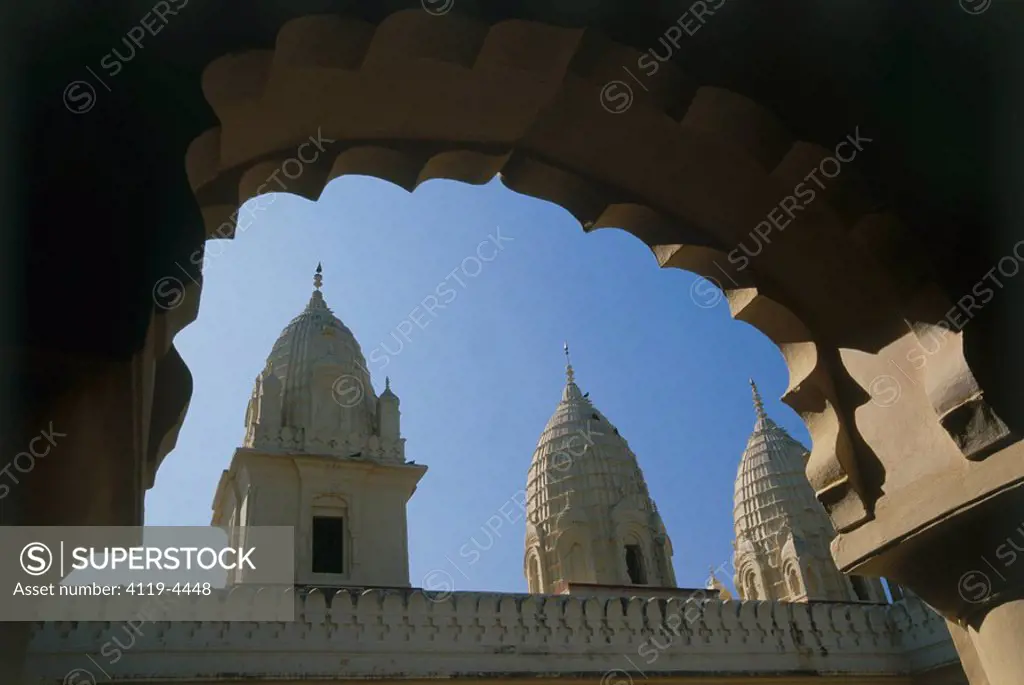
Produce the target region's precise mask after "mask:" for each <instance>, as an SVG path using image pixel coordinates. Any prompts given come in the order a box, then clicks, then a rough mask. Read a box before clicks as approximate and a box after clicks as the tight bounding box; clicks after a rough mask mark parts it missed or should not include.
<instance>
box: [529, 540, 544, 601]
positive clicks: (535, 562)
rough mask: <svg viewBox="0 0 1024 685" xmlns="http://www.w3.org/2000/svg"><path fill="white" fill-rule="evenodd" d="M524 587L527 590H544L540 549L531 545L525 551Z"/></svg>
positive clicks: (535, 591) (536, 591)
mask: <svg viewBox="0 0 1024 685" xmlns="http://www.w3.org/2000/svg"><path fill="white" fill-rule="evenodd" d="M526 587H527V591H528V592H532V593H542V592H544V591H545V586H544V572H543V570H542V566H541V563H540V549H539V548H537V547H532V548H530V549H529V551H527V553H526Z"/></svg>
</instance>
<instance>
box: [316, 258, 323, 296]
mask: <svg viewBox="0 0 1024 685" xmlns="http://www.w3.org/2000/svg"><path fill="white" fill-rule="evenodd" d="M323 273H324V267H323V265H322V264H321V263H320V262H317V263H316V274H315V275H314V276H313V287H314V288H316V289H317V290H320V286H322V285H323V284H324V277H323Z"/></svg>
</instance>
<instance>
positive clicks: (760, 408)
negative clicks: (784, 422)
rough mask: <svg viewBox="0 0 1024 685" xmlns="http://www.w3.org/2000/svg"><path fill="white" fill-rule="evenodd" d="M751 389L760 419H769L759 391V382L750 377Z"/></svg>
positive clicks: (755, 409) (755, 408)
mask: <svg viewBox="0 0 1024 685" xmlns="http://www.w3.org/2000/svg"><path fill="white" fill-rule="evenodd" d="M750 390H751V392H752V393H753V395H754V411H755V412H757V418H758V419H767V418H768V415H767V414H765V411H764V402H762V401H761V393H759V392H758V391H757V383H755V382H754V379H753V378H751V379H750Z"/></svg>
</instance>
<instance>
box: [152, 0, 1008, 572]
mask: <svg viewBox="0 0 1024 685" xmlns="http://www.w3.org/2000/svg"><path fill="white" fill-rule="evenodd" d="M436 19H437V18H436V17H431V16H429V15H427V14H426V13H423V12H421V11H418V10H407V11H399V12H396V13H394V14H391V15H388V16H387V17H385V18H384V19H383V20H381V21H380V22H379V23H378V24H369V23H366V22H363V21H360V20H356V19H350V18H346V17H340V16H309V17H303V18H300V19H295V20H292V21H290V22H288V23H287V24H285V25H284V26H283V28H282V29H281V30H280V32H279V33H278V36H277V41H276V45H275V46H274V48H273V49H270V50H257V51H250V52H243V53H237V54H233V55H231V56H228V57H223V58H220V59H218V60H216V61H214V62H212V63H211V64H210V65H209V66H208V67H207V68H206V70H205V72H204V74H203V84H202V85H203V92H204V95H205V96H206V98H207V101H208V102H209V104H210V105H211V107H212V109H213V111H214V113H215V115H216V116H217V118H218V119H219V121H220V122H221V125H220V126H219V127H217V128H214V129H210V130H209V131H207V132H206V133H204V134H203V135H201V136H199V137H198V138H197V139H196V140H195V141H194V142H193V144H192V145H191V146H190V147H189V150H188V153H187V155H186V169H187V174H188V178H189V182H190V185H191V187H192V189H193V192H194V194H195V196H196V197H197V199H198V201H199V205H200V209H201V214H202V217H203V221H204V223H205V226H206V232H207V235H208V236H210V237H232V236H233V235H234V234H235V233H236V231H238V230H245V225H243V221H241V220H240V218H239V212H238V211H237V210H236V208H237V207H238V206H239V205H240V204H241V203H243V202H245V201H246V200H248V199H250V198H254V197H259V196H260V195H262V194H265V193H268V192H273V191H275V190H276V191H287V192H292V193H296V194H299V195H302V196H304V197H306V198H309V199H316V198H317V197H319V195H320V193H321V191H322V189H323V187H324V185H325V184H326V183H327V182H329V181H330V180H331V179H333V178H336V177H337V176H340V175H344V174H348V173H359V174H369V175H373V176H376V177H378V178H382V179H387V180H390V181H391V182H393V183H396V184H398V185H400V186H401V187H403V188H406V189H409V190H412V189H414V188H415V187H416V186H417V185H418V184H419V183H422V182H423V181H425V180H428V179H432V178H449V179H455V180H460V181H464V182H468V183H482V182H485V181H487V180H489V179H490V178H493V176H494V175H495V174H500V175H501V177H502V179H503V180H504V182H505V184H506V185H507V186H508V187H509V188H511V189H512V190H515V191H517V192H521V193H525V194H529V195H531V196H534V197H538V198H542V199H545V200H549V201H551V202H555V203H557V204H559V205H560V206H562V207H564V208H565V209H566V210H567V211H569V212H570V213H572V214H573V215H574V216H575V217H576V218H577V219H578V220H579V221H580V223H581V225H582V226H583V227H584V229H585V230H588V231H589V230H592V229H596V228H603V227H618V228H622V229H624V230H626V231H628V232H630V233H632V234H633V235H634V236H636V237H638V238H640V239H641V240H643V241H644V243H645V244H647V245H648V246H649V247H650V249H651V250H652V252H653V253H654V255H655V257H656V259H657V262H658V264H659V265H660V266H662V267H668V266H672V267H676V268H683V269H686V270H690V271H693V272H695V273H697V274H699V275H700V276H701V277H703V279H704V280H703V281H698V283H696V284H695V286H698V285H699V286H700V287H701V288H702V291H701V292H702V293H703V294H704V295H706V294H707V292H713V287H714V286H719V287H722V288H724V295H725V297H726V299H727V300H728V302H729V306H730V309H731V310H732V313H733V316H734V317H735V318H737V319H740V320H743V321H746V322H747V323H750V324H751V325H753V326H755V327H756V328H758V329H759V330H760V331H762V332H763V333H764V334H766V335H767V336H768V337H769V338H770V339H771V340H773V341H774V342H775V343H776V344H777V345H778V346H779V349H780V350H781V352H782V354H783V357H784V359H785V360H786V363H787V365H788V367H789V371H790V382H789V387H788V390H787V391H786V393H785V394H784V396H783V399H784V401H785V402H787V403H788V404H789V405H790V406H791V407H793V408H794V409H795V410H796V411H797V412H798V413H799V414H800V415H801V416H802V418H803V419H804V421H805V423H806V425H807V427H808V429H809V432H810V434H811V437H812V440H813V450H812V452H811V454H810V456H809V458H808V460H807V465H806V468H807V475H808V478H809V480H810V481H811V484H812V486H813V487H814V489H815V491H816V494H817V496H818V498H819V500H820V501H821V502H822V504H823V505H824V506H825V508H826V510H827V511H828V513H829V516H830V517H831V519H832V521H833V524H834V527H835V529H836V530H837V532H838V533H839V535H840V536H842V537H843V538H844V544H843V545H840V546H838V547H836V548H835V550H836V551H835V554H836V559H837V563H838V564H839V566H840V567H841V568H844V570H850V569H852V568H855V567H858V566H861V565H864V564H865V563H866V562H865V561H864V560H865V559H866V558H867V556H869V555H870V554H873V553H875V552H876V551H877V548H876V541H877V540H878V539H881V538H886V539H899V538H901V537H902V536H909V535H912V534H914V533H915V532H916V531H918V530H920V529H921V528H922V527H923V526H925V525H926V524H928V523H929V522H930V521H932V520H935V519H937V518H938V517H941V516H945V515H947V514H948V513H949V511H948V509H947V508H944V505H943V501H944V500H942V499H935V500H933V501H931V502H930V503H929V504H930V506H925V507H904V506H903V505H902V504H901V503H900V502H899V500H898V498H895V497H894V494H896V493H898V492H899V491H900V490H901V489H905V488H907V484H906V482H903V481H899V482H896V483H895V484H893V483H890V482H889V471H890V470H895V471H897V472H901V471H903V470H905V469H904V466H903V464H904V461H905V459H904V458H905V454H906V453H907V451H908V450H913V449H916V447H915V446H918V445H921V444H926V443H927V444H929V445H932V446H933V449H930V450H929V452H928V459H927V464H926V466H925V471H924V472H925V473H927V474H932V473H934V474H938V473H939V472H940V471H941V470H942V469H943V468H947V466H948V465H951V464H955V463H957V462H958V460H960V461H962V460H963V459H965V458H966V459H971V460H975V461H979V462H980V461H983V460H984V459H987V458H988V457H989V456H990V455H992V454H993V453H994V452H996V451H998V450H999V448H1000V447H1001V446H1004V445H1006V444H1007V442H1008V441H1010V440H1012V439H1015V437H1014V436H1012V435H1011V434H1010V433H1009V430H1008V429H1007V427H1006V425H1005V424H1004V423H1003V422H1002V421H1001V420H1000V419H999V417H998V416H996V414H995V412H994V410H993V409H992V407H990V406H989V405H988V403H987V401H986V399H985V396H984V395H983V393H981V392H980V388H979V387H978V384H977V383H976V382H975V381H974V378H973V376H972V375H971V374H970V373H969V371H970V369H969V368H968V365H967V362H966V359H965V358H964V355H963V349H964V346H963V345H962V344H961V343H958V344H956V345H952V346H950V348H949V349H948V350H947V351H946V353H945V355H946V356H944V357H943V358H942V360H941V363H936V364H931V365H929V366H928V368H926V369H925V370H924V371H922V372H920V373H916V374H915V376H916V378H912V379H911V384H910V385H909V387H904V388H902V390H903V392H902V396H900V393H897V398H896V399H898V403H895V406H893V405H892V404H882V403H879V402H877V401H876V400H877V399H878V398H877V397H876V396H875V395H876V388H875V383H876V382H877V381H878V380H879V379H884V378H885V377H887V372H888V371H889V369H890V364H891V362H892V361H893V358H894V357H895V356H900V355H904V354H906V353H907V352H908V349H909V348H910V347H911V346H912V345H913V344H915V343H914V342H913V341H914V339H915V337H914V336H915V334H916V333H915V325H916V326H920V325H922V324H923V325H925V326H927V325H934V324H935V322H936V321H938V320H940V319H941V313H942V312H944V311H945V309H948V308H949V306H951V305H952V300H950V299H949V297H947V296H946V295H945V294H943V293H942V292H941V291H940V290H939V288H938V287H937V286H936V283H935V279H934V276H933V275H932V273H931V272H930V271H929V265H928V263H927V257H926V256H924V255H923V254H921V252H920V251H919V250H917V249H916V248H915V245H914V244H913V240H911V239H910V238H911V236H910V235H909V233H908V231H907V230H906V228H905V227H904V226H903V224H902V222H901V221H900V219H899V218H898V217H896V216H895V215H894V214H893V213H892V212H890V211H887V209H886V206H885V204H884V203H883V202H882V201H880V200H878V199H877V198H874V197H872V196H870V195H869V193H868V192H867V190H866V188H867V185H865V184H863V183H861V182H860V180H859V179H858V178H857V174H856V171H851V172H849V173H846V172H844V173H843V174H842V175H841V176H840V177H839V178H834V179H832V180H831V181H830V184H833V185H830V187H829V188H824V189H822V190H821V192H820V193H818V196H819V197H818V199H816V200H815V201H814V203H813V206H808V207H807V208H806V211H805V212H803V213H800V214H796V215H794V217H793V220H792V222H791V223H789V224H788V225H787V227H786V228H785V232H784V233H782V232H781V229H780V234H779V235H778V239H777V240H775V239H774V237H773V240H772V242H771V243H770V244H769V243H767V242H766V243H765V245H764V247H763V250H761V251H759V253H758V255H757V256H756V257H754V258H753V259H752V260H751V263H750V266H749V268H747V264H746V263H743V265H742V267H741V266H739V264H737V262H738V261H740V260H738V259H736V257H738V256H740V255H739V248H738V247H737V246H738V245H739V243H740V242H742V241H743V240H744V238H749V237H750V236H752V235H753V234H752V232H751V231H752V230H753V228H752V227H758V226H768V223H766V219H765V217H766V216H769V214H770V212H772V211H773V210H775V209H776V208H777V206H778V205H779V202H780V198H783V197H785V196H786V195H787V193H791V192H792V191H793V189H794V186H795V184H796V183H799V182H800V181H801V179H805V178H806V173H807V170H808V169H810V170H812V171H813V170H814V169H815V168H817V167H818V165H820V164H821V162H822V160H824V159H826V158H827V157H828V156H829V155H830V151H829V150H828V149H826V148H825V147H822V145H827V146H831V145H834V144H835V142H836V141H834V140H818V141H815V142H805V141H800V140H797V139H795V138H793V137H792V136H791V135H790V133H789V132H788V131H787V128H786V126H785V124H784V123H783V122H781V121H779V120H778V119H777V118H776V117H775V116H774V115H773V114H772V113H771V112H770V111H768V110H767V109H766V108H765V107H762V106H761V105H760V104H759V103H758V102H756V101H754V100H752V99H750V98H749V97H747V96H746V95H745V94H744V93H742V92H735V91H730V90H727V89H724V88H721V87H718V86H713V85H705V84H701V83H697V82H695V81H694V79H692V78H691V77H690V76H689V75H688V74H686V73H683V72H682V71H681V70H680V69H679V68H678V67H677V66H676V65H675V64H671V63H665V64H663V65H661V66H662V68H661V69H660V70H659V71H658V73H657V74H656V75H655V76H653V77H652V78H651V79H650V82H649V84H648V85H649V86H650V87H649V88H648V89H646V92H644V93H639V94H638V95H637V97H636V98H635V100H634V101H633V102H632V103H631V106H630V107H629V108H628V110H626V111H623V112H619V113H617V114H612V113H610V112H609V111H608V109H607V108H606V107H604V106H602V105H606V104H607V103H605V102H603V101H602V100H601V96H602V94H603V93H604V90H603V89H602V86H603V85H606V84H607V83H609V82H610V81H612V80H615V79H616V78H618V77H620V76H621V73H620V70H621V65H622V64H625V63H628V62H630V61H631V60H635V58H636V57H637V56H638V54H639V53H638V51H637V50H635V49H632V48H629V47H626V46H623V45H620V44H616V43H613V42H611V41H609V40H607V39H605V38H604V37H603V36H601V35H599V34H596V33H594V32H593V31H592V30H588V29H566V28H556V27H552V26H547V25H542V24H538V23H534V22H529V21H522V20H506V21H501V22H499V23H496V24H493V25H488V24H487V23H485V22H481V21H477V20H474V19H471V18H468V17H464V16H457V15H455V14H453V15H450V16H446V17H445V18H444V20H443V21H437V20H436ZM428 84H429V88H428ZM428 91H429V92H428ZM439 91H440V92H443V93H444V94H445V96H446V97H440V98H439V97H436V94H437V92H439ZM408 112H416V117H415V118H410V117H409V116H407V113H408ZM857 135H859V133H858V134H857ZM595 139H599V140H601V141H602V145H600V146H595V145H592V144H589V143H588V144H586V145H580V144H578V142H577V143H574V141H581V140H586V141H591V140H595ZM317 143H322V144H326V143H329V144H330V149H327V148H326V145H324V147H323V149H320V148H318V150H319V153H318V154H315V155H314V154H313V153H312V151H311V148H310V147H309V146H308V145H309V144H314V145H315V144H317ZM303 146H305V147H303ZM303 150H304V152H303ZM300 162H301V164H300ZM300 167H301V168H300ZM829 178H830V179H831V178H832V177H829ZM282 179H283V180H282ZM274 183H277V184H278V185H276V186H275V185H273V184H274ZM256 204H257V206H258V204H259V201H258V200H257V203H256ZM257 208H258V207H257ZM759 235H760V234H759ZM197 252H198V253H199V255H200V261H201V256H202V249H199V250H197ZM743 257H744V259H749V257H747V256H746V255H743ZM192 263H193V264H195V263H196V262H195V261H194V260H193V261H192ZM839 273H841V274H842V275H843V277H842V278H836V277H835V274H839ZM199 283H200V279H199V277H198V274H197V278H196V281H195V283H190V284H188V285H185V286H184V288H183V291H184V294H183V295H182V296H181V297H180V298H178V299H179V300H183V301H185V302H187V304H186V305H184V306H175V307H174V308H173V311H168V312H166V313H165V314H163V315H161V316H158V317H156V318H157V319H165V320H162V321H159V322H154V327H155V328H156V329H158V331H159V333H160V336H161V339H160V341H159V343H158V344H162V343H164V342H166V343H168V344H169V342H170V339H171V338H172V337H173V335H174V333H175V332H176V331H177V330H180V328H181V327H182V326H184V325H187V323H188V322H190V321H191V320H192V319H194V318H195V316H196V309H197V306H198V290H199V288H200V285H199ZM696 292H697V291H696V288H692V289H691V297H693V298H694V299H695V300H696ZM176 302H177V300H176ZM944 308H945V309H944ZM957 335H962V334H959V333H958V334H957ZM958 340H959V338H958ZM961 342H962V341H961ZM168 359H169V360H170V361H169V362H167V363H166V364H165V366H166V367H167V368H169V369H171V370H170V371H168V373H178V372H182V371H183V364H182V363H181V361H180V357H178V356H177V354H176V352H174V350H173V348H172V349H171V351H170V354H169V355H168ZM179 367H180V368H179ZM883 399H885V398H883ZM929 416H930V418H924V417H929ZM161 417H162V418H161ZM161 417H155V418H154V423H155V425H156V426H157V429H156V431H155V433H154V435H155V436H156V437H155V440H154V445H155V446H156V448H155V451H156V452H157V453H156V454H155V455H154V457H153V458H152V460H153V461H154V462H156V463H158V462H159V460H160V459H161V458H162V456H163V455H164V454H166V452H167V450H168V449H169V448H170V446H171V445H172V444H173V436H174V434H175V433H176V430H177V426H178V425H179V424H180V419H181V414H180V413H177V414H174V413H171V414H169V415H167V416H164V414H161ZM894 425H914V426H915V432H914V433H913V434H911V433H910V432H906V431H903V432H901V431H895V430H891V428H892V426H894ZM160 436H163V437H160ZM1004 453H1005V450H1004ZM1007 459H1009V457H1007V456H1005V454H1003V456H1001V457H1000V460H999V463H997V464H992V465H991V466H989V467H987V468H982V469H978V470H976V471H975V473H977V474H978V475H977V477H976V478H975V480H976V481H978V482H979V483H981V485H978V486H977V487H975V488H974V489H973V490H971V492H979V491H981V490H985V491H995V490H996V489H997V488H998V487H1000V486H1001V485H1002V483H1003V472H1002V471H1001V470H1000V469H1001V468H1003V466H1004V465H1005V464H1006V461H1007ZM883 485H885V489H884V491H883ZM962 490H963V491H960V490H958V491H957V492H956V497H959V498H964V497H967V496H968V495H969V494H970V493H968V492H967V491H966V489H963V488H962ZM883 494H884V495H885V500H886V502H887V503H888V505H889V506H890V507H894V508H895V509H898V510H899V513H898V514H895V513H891V514H887V516H886V517H885V518H884V521H883V522H881V523H877V524H876V508H877V505H878V502H879V499H880V498H882V497H883ZM892 511H893V509H890V512H892ZM872 524H875V525H872Z"/></svg>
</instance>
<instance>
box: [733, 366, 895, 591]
mask: <svg viewBox="0 0 1024 685" xmlns="http://www.w3.org/2000/svg"><path fill="white" fill-rule="evenodd" d="M750 386H751V389H752V390H753V393H754V411H755V413H756V415H757V421H756V423H755V424H754V432H753V433H751V435H750V439H749V440H748V441H747V449H746V450H745V451H744V452H743V457H742V458H741V459H740V466H739V471H738V472H737V474H736V494H735V507H734V509H733V518H734V522H735V527H736V539H735V542H734V543H733V544H734V550H735V552H734V558H733V567H734V569H735V574H736V575H735V583H736V589H737V591H738V592H739V595H740V597H742V598H743V599H769V600H780V601H787V602H801V601H808V600H829V601H835V602H885V601H887V598H886V595H885V590H884V589H883V587H882V584H881V583H880V582H879V581H878V580H876V579H869V578H862V577H858V576H846V575H844V574H843V573H841V572H840V571H839V569H838V568H836V565H835V563H834V562H833V561H832V555H831V553H830V552H829V543H831V541H832V538H834V537H835V535H836V533H835V530H834V529H833V528H832V522H831V521H830V520H829V518H828V514H826V513H825V508H824V507H822V506H821V503H820V502H818V499H817V498H816V497H815V496H814V491H813V490H812V489H811V484H810V483H809V482H808V481H807V477H806V475H804V464H805V463H806V461H807V457H808V455H809V452H808V450H807V448H805V447H804V446H803V445H801V444H800V443H799V442H797V441H796V440H794V439H793V438H792V437H790V435H789V433H787V432H786V431H785V429H783V428H780V427H779V426H778V425H777V424H776V423H775V422H774V421H772V420H771V419H770V418H768V415H767V414H766V413H765V411H764V403H763V402H762V401H761V395H760V393H758V391H757V385H755V384H754V381H750Z"/></svg>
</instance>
